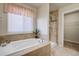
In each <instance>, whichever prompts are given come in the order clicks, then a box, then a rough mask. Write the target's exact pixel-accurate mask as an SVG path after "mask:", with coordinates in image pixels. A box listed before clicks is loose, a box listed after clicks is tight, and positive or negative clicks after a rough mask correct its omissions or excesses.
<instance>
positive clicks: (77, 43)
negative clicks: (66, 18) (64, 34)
mask: <svg viewBox="0 0 79 59" xmlns="http://www.w3.org/2000/svg"><path fill="white" fill-rule="evenodd" d="M64 41H66V42H70V43H74V44H79V42H75V41H70V40H64Z"/></svg>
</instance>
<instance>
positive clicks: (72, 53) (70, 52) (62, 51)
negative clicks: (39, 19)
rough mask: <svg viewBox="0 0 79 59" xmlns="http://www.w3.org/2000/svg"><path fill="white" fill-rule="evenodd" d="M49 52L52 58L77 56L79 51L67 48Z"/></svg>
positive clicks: (53, 49)
mask: <svg viewBox="0 0 79 59" xmlns="http://www.w3.org/2000/svg"><path fill="white" fill-rule="evenodd" d="M51 52H52V53H51V55H54V56H79V51H76V50H74V49H71V48H68V47H64V48H59V47H54V48H52V49H51ZM53 53H54V54H53Z"/></svg>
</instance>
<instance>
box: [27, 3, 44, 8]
mask: <svg viewBox="0 0 79 59" xmlns="http://www.w3.org/2000/svg"><path fill="white" fill-rule="evenodd" d="M26 5H29V6H32V7H34V8H39V7H40V6H41V5H43V3H26Z"/></svg>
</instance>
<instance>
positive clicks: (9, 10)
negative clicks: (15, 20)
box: [4, 3, 35, 18]
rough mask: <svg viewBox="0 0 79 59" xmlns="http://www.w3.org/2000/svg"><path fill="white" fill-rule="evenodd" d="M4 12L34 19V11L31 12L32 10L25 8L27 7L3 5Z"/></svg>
mask: <svg viewBox="0 0 79 59" xmlns="http://www.w3.org/2000/svg"><path fill="white" fill-rule="evenodd" d="M4 12H7V13H15V14H19V15H25V16H30V17H33V18H34V17H35V10H33V9H32V8H27V7H23V6H20V5H16V4H10V3H9V4H5V5H4Z"/></svg>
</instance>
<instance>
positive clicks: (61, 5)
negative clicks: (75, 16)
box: [50, 3, 72, 11]
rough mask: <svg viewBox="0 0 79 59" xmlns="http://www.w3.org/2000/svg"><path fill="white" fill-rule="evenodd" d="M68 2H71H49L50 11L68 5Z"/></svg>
mask: <svg viewBox="0 0 79 59" xmlns="http://www.w3.org/2000/svg"><path fill="white" fill-rule="evenodd" d="M70 4H72V3H51V4H50V11H53V10H56V9H58V8H62V7H65V6H68V5H70Z"/></svg>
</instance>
